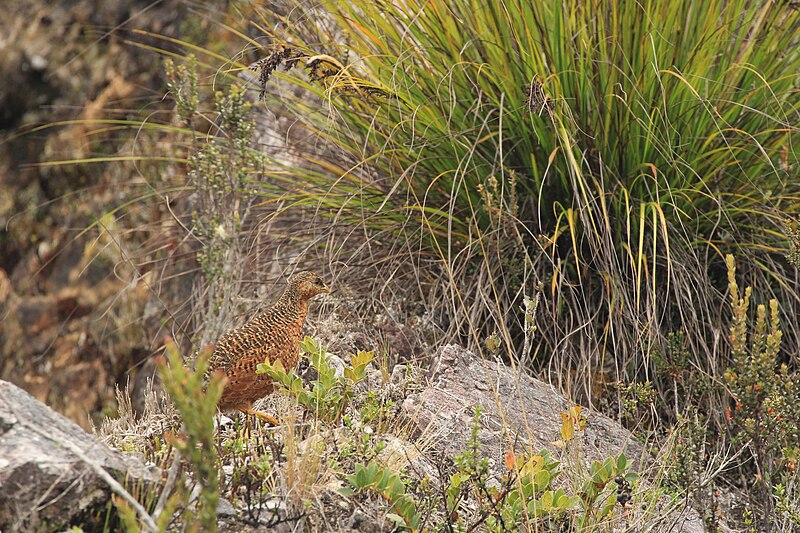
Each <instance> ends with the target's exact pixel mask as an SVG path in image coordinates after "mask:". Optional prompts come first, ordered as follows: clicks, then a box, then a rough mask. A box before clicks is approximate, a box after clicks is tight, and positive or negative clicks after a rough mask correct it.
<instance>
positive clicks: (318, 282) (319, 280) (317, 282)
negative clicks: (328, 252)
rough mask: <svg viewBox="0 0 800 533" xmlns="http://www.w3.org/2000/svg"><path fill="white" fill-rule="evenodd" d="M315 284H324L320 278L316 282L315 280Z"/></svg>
mask: <svg viewBox="0 0 800 533" xmlns="http://www.w3.org/2000/svg"><path fill="white" fill-rule="evenodd" d="M314 283H315V284H316V285H323V283H322V280H321V279H319V278H317V279H315V280H314Z"/></svg>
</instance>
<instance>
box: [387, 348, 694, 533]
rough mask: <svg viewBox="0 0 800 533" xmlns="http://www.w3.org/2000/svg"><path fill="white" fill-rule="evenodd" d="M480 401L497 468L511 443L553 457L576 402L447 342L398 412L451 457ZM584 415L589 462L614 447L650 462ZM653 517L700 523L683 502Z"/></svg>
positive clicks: (607, 425)
mask: <svg viewBox="0 0 800 533" xmlns="http://www.w3.org/2000/svg"><path fill="white" fill-rule="evenodd" d="M478 404H480V405H481V407H482V409H483V410H482V415H481V418H480V426H481V430H480V433H479V439H480V450H481V451H482V452H484V455H485V456H486V457H488V458H489V465H490V468H491V469H492V470H493V471H494V472H496V473H499V472H500V471H501V470H502V469H504V468H505V467H504V461H503V456H504V452H505V451H506V450H508V449H509V448H512V447H513V448H514V450H515V451H516V452H517V453H519V452H522V451H530V450H533V451H539V450H541V449H545V448H546V449H549V450H551V451H552V452H554V455H555V456H556V457H558V455H559V453H558V451H559V450H558V449H557V448H556V447H555V446H554V444H553V443H554V441H558V440H560V439H561V423H562V422H561V416H560V415H559V413H562V412H565V411H567V410H568V409H569V407H570V406H572V405H574V404H572V403H570V402H569V401H567V399H566V398H564V397H563V396H562V395H560V394H559V393H558V392H557V391H556V390H555V389H554V388H553V387H552V386H551V385H548V384H547V383H544V382H542V381H539V380H538V379H535V378H533V377H530V376H528V375H526V374H523V373H521V372H515V371H514V370H513V369H512V368H509V367H507V366H505V365H503V364H501V363H498V362H495V361H489V360H484V359H481V358H480V357H479V356H476V355H474V354H472V353H470V352H469V351H467V350H466V349H464V348H462V347H460V346H456V345H447V346H444V347H443V348H442V349H441V350H440V351H439V353H438V354H437V357H436V358H434V362H433V366H432V369H431V371H430V372H429V374H428V385H427V387H426V388H424V389H423V390H422V391H421V392H419V393H415V394H411V395H409V396H408V397H407V398H406V400H405V402H404V403H403V415H404V416H405V417H406V418H407V419H408V420H409V421H411V422H412V424H413V425H416V427H417V429H418V430H419V431H418V433H419V438H418V439H417V446H424V447H428V446H429V447H430V448H432V451H433V452H434V454H435V455H441V456H445V457H450V458H452V457H453V456H455V455H456V454H458V453H459V452H461V451H463V450H465V449H466V447H467V442H468V439H469V436H470V433H471V431H470V429H471V424H472V419H473V415H474V412H475V406H476V405H478ZM582 414H583V415H584V416H585V418H586V430H585V431H583V432H580V433H578V434H577V436H576V438H580V439H582V445H583V454H584V458H585V461H586V462H587V463H589V462H591V461H592V460H603V459H605V458H607V457H609V456H611V455H617V454H619V453H620V452H625V455H626V457H628V459H629V460H631V462H632V468H633V469H634V470H638V469H639V468H640V465H646V464H648V463H649V462H651V459H650V457H649V455H648V454H647V452H646V451H645V450H644V447H643V446H642V444H641V443H640V442H638V441H637V440H636V439H635V437H634V436H633V435H632V434H631V433H630V432H629V431H628V430H626V429H625V428H623V427H622V426H620V425H619V424H617V423H616V422H614V421H613V420H611V419H610V418H608V417H607V416H605V415H603V414H601V413H598V412H597V411H594V410H592V409H589V408H584V409H583V412H582ZM651 520H652V518H651ZM656 521H657V522H658V523H659V525H662V524H663V525H664V529H659V528H656V529H654V531H670V532H675V533H677V532H683V533H700V532H702V531H703V530H704V529H703V525H702V521H701V520H700V517H699V515H698V513H697V512H696V511H695V510H694V509H692V508H690V507H686V506H679V507H678V508H671V509H668V510H665V511H664V512H663V514H662V515H661V516H660V518H658V519H657V520H656ZM651 523H652V522H651Z"/></svg>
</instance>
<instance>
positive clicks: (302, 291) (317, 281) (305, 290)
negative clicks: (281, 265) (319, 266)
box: [287, 271, 331, 300]
mask: <svg viewBox="0 0 800 533" xmlns="http://www.w3.org/2000/svg"><path fill="white" fill-rule="evenodd" d="M287 290H288V291H292V292H293V293H294V294H296V295H297V297H298V298H300V299H301V300H309V299H311V298H313V297H314V296H316V295H318V294H322V293H326V292H331V290H330V288H329V287H328V286H327V285H325V282H324V281H322V278H320V277H319V276H317V275H316V274H314V273H313V272H308V271H304V272H298V273H297V274H292V275H291V276H289V286H288V287H287Z"/></svg>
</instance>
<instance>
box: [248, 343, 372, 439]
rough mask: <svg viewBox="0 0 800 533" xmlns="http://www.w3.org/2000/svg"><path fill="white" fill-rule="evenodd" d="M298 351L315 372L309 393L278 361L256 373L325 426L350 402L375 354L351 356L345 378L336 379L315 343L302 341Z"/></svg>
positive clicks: (295, 376)
mask: <svg viewBox="0 0 800 533" xmlns="http://www.w3.org/2000/svg"><path fill="white" fill-rule="evenodd" d="M300 347H301V348H302V349H303V352H304V354H305V357H307V358H308V359H309V361H310V362H311V366H312V367H313V368H314V370H315V371H316V372H317V378H316V379H315V380H313V381H312V383H311V390H310V391H309V390H306V389H304V388H303V380H302V379H301V378H300V376H298V375H297V374H296V373H295V371H294V369H288V370H287V369H286V368H284V366H283V363H281V361H280V360H276V361H274V362H269V361H265V362H264V363H262V364H260V365H258V368H257V372H258V373H262V374H264V373H265V374H267V375H269V376H270V377H271V378H272V379H274V380H275V382H276V383H277V384H278V388H279V389H280V390H281V391H283V392H284V393H285V394H287V395H288V396H289V397H291V398H293V399H295V400H296V401H297V402H298V403H299V404H300V405H302V406H303V407H304V408H305V409H306V410H308V411H309V412H311V413H313V414H314V416H316V417H317V418H319V419H320V420H322V421H324V422H328V423H334V422H337V421H339V420H340V419H341V417H342V415H343V414H344V411H345V409H346V408H347V406H348V405H349V403H350V401H351V400H352V398H353V387H354V386H355V385H358V384H359V383H360V382H361V381H362V380H363V379H364V377H365V375H366V368H367V365H368V364H369V363H370V362H371V361H372V359H373V357H374V353H373V352H363V351H362V352H358V353H357V354H352V355H351V356H350V366H349V367H346V368H345V369H344V375H343V376H336V370H335V369H334V368H333V367H332V366H331V365H330V363H328V353H327V352H326V351H325V349H323V348H322V347H321V346H320V345H319V344H318V343H317V342H316V341H315V340H314V339H312V338H311V337H306V338H304V339H303V340H302V341H301V342H300Z"/></svg>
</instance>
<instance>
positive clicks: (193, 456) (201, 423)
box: [158, 339, 225, 532]
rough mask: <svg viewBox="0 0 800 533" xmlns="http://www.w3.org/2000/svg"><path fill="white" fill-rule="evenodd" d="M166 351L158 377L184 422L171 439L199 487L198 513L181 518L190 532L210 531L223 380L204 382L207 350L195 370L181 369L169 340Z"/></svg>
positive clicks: (213, 519)
mask: <svg viewBox="0 0 800 533" xmlns="http://www.w3.org/2000/svg"><path fill="white" fill-rule="evenodd" d="M165 349H166V355H167V360H166V361H162V362H161V363H160V364H159V368H158V370H159V375H160V376H161V380H162V382H163V384H164V388H165V389H166V391H167V393H168V394H169V396H170V399H171V400H172V402H173V403H174V404H175V407H176V408H177V409H178V412H180V414H181V417H182V419H183V430H182V432H181V434H179V435H175V436H174V437H173V439H172V444H173V446H175V448H176V450H178V451H179V452H180V454H181V456H182V457H183V458H184V459H185V460H186V461H187V462H188V463H189V466H190V467H191V469H192V474H193V477H194V481H195V483H198V484H199V485H200V487H201V490H200V493H199V496H198V500H197V510H196V511H194V510H191V509H187V510H186V511H185V512H184V513H183V516H182V518H183V520H184V523H185V524H186V526H185V527H186V529H187V530H189V531H210V532H213V531H216V530H217V504H218V502H219V474H218V471H217V449H216V447H215V445H214V417H215V416H216V414H217V403H218V402H219V398H220V397H221V396H222V390H223V388H224V386H225V377H224V376H222V375H221V374H215V375H214V376H212V377H211V379H210V380H209V381H208V383H205V380H204V375H205V372H206V369H207V364H208V359H209V357H211V350H210V349H206V350H204V351H203V352H201V353H200V354H199V355H198V357H197V360H196V365H195V368H194V370H191V369H188V368H186V367H185V366H184V362H183V358H182V357H181V355H180V352H179V350H178V347H177V345H176V344H175V343H174V342H173V341H172V340H171V339H169V340H167V343H166V346H165Z"/></svg>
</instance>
